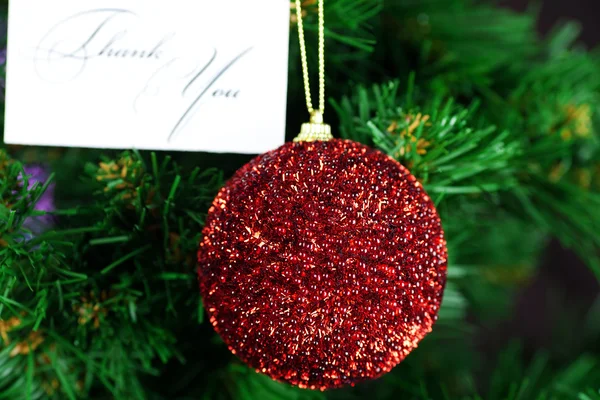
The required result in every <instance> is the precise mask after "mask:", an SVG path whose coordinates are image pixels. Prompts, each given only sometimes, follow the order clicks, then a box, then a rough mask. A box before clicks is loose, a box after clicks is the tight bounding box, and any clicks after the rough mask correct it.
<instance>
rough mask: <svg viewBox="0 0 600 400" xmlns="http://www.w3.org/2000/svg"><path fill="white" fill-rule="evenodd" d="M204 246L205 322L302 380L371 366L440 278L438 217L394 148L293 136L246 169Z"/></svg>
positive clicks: (414, 339) (391, 357)
mask: <svg viewBox="0 0 600 400" xmlns="http://www.w3.org/2000/svg"><path fill="white" fill-rule="evenodd" d="M203 233H204V237H203V240H202V242H201V244H200V250H199V253H198V261H199V268H198V272H199V277H200V288H201V292H202V296H203V298H204V304H205V307H206V309H207V310H208V313H209V315H210V321H211V323H212V325H213V326H214V328H215V330H216V331H217V332H218V333H219V334H220V335H221V337H222V338H223V340H224V341H225V343H226V344H227V345H228V346H229V349H230V350H231V351H232V352H233V353H234V354H236V355H237V356H238V357H239V358H241V359H242V360H243V361H245V362H246V363H247V364H248V365H250V366H251V367H252V368H254V369H256V370H257V371H259V372H262V373H265V374H267V375H269V376H270V377H272V378H273V379H276V380H279V381H285V382H289V383H291V384H293V385H297V386H300V387H303V388H311V389H322V390H323V389H327V388H334V387H340V386H344V385H352V384H354V383H357V382H360V381H363V380H366V379H370V378H375V377H378V376H380V375H382V374H384V373H385V372H387V371H389V370H391V369H392V368H393V367H394V366H395V365H396V364H398V363H399V362H400V361H401V360H402V359H404V358H405V357H406V356H407V355H408V354H409V353H410V352H411V351H412V350H413V349H414V348H415V347H417V344H418V342H419V341H420V340H421V339H422V338H423V337H424V336H425V335H426V334H427V333H428V332H430V331H431V328H432V325H433V323H434V321H435V320H436V317H437V312H438V309H439V306H440V302H441V299H442V293H443V289H444V285H445V281H446V245H445V241H444V237H443V231H442V227H441V224H440V220H439V217H438V215H437V212H436V210H435V208H434V205H433V203H432V201H431V200H430V198H429V197H428V196H427V194H426V193H425V191H424V190H423V188H422V187H421V184H420V183H419V182H418V181H417V180H416V179H415V177H413V176H412V175H411V174H410V173H409V172H408V170H406V169H405V168H404V167H403V166H402V165H400V164H399V163H398V162H397V161H395V160H393V159H392V158H390V157H388V156H386V155H384V154H382V153H380V152H379V151H376V150H373V149H371V148H368V147H366V146H364V145H362V144H359V143H356V142H352V141H348V140H337V139H334V140H329V141H316V142H298V143H288V144H285V145H284V146H282V147H280V148H279V149H277V150H274V151H271V152H269V153H266V154H263V155H261V156H258V157H257V158H255V159H254V160H252V161H251V162H250V163H248V164H246V165H245V166H244V167H242V168H241V169H240V170H239V171H238V172H237V173H236V174H235V175H234V176H233V178H232V179H231V180H230V181H229V182H228V183H227V184H226V185H225V187H224V188H223V189H222V190H221V191H220V193H219V194H218V196H217V197H216V199H215V200H214V202H213V205H212V207H211V209H210V211H209V214H208V218H207V222H206V227H205V229H204V232H203Z"/></svg>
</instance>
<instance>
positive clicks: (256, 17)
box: [5, 0, 290, 153]
mask: <svg viewBox="0 0 600 400" xmlns="http://www.w3.org/2000/svg"><path fill="white" fill-rule="evenodd" d="M289 13H290V3H289V1H288V0H260V1H259V2H256V1H248V0H169V1H168V2H167V1H164V0H85V1H82V0H52V1H48V0H15V1H11V2H10V6H9V22H8V24H9V27H8V56H7V57H8V61H7V92H6V118H5V141H6V142H7V143H13V144H31V145H49V146H76V147H96V148H116V149H127V148H137V149H157V150H190V151H212V152H236V153H261V152H264V151H267V150H271V149H273V148H276V147H278V146H280V145H281V144H283V143H284V140H285V109H286V93H287V70H288V46H289V43H288V40H289Z"/></svg>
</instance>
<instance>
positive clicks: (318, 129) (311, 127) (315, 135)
mask: <svg viewBox="0 0 600 400" xmlns="http://www.w3.org/2000/svg"><path fill="white" fill-rule="evenodd" d="M331 139H333V135H332V134H331V126H329V125H328V124H326V123H324V122H323V113H322V112H321V111H319V110H315V111H313V112H312V113H311V117H310V122H307V123H305V124H302V128H301V130H300V134H299V135H298V136H297V137H296V138H295V139H294V142H317V141H328V140H331Z"/></svg>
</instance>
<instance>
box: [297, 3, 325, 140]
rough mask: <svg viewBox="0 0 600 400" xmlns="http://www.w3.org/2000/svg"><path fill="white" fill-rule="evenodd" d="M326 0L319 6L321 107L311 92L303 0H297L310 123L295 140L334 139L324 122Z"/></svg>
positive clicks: (305, 125)
mask: <svg viewBox="0 0 600 400" xmlns="http://www.w3.org/2000/svg"><path fill="white" fill-rule="evenodd" d="M323 3H324V0H318V8H319V108H318V109H316V110H315V109H314V107H313V103H312V96H311V93H310V77H309V73H308V58H307V56H306V40H305V37H304V22H303V17H302V0H296V14H297V16H298V38H299V39H300V57H301V59H302V75H303V77H304V93H305V95H306V107H307V108H308V112H309V113H310V123H307V124H303V125H302V131H301V133H300V135H299V136H298V137H297V138H296V139H295V140H294V141H295V142H300V141H316V140H329V139H332V138H333V136H332V135H331V127H330V126H329V125H327V124H325V123H324V122H323V114H325V11H324V6H323Z"/></svg>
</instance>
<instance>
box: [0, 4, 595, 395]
mask: <svg viewBox="0 0 600 400" xmlns="http://www.w3.org/2000/svg"><path fill="white" fill-rule="evenodd" d="M293 5H294V4H293V3H291V4H290V7H292V6H293ZM302 5H303V6H304V7H303V8H304V10H305V14H304V15H305V20H304V22H305V31H306V39H307V42H310V43H317V42H318V41H317V33H318V29H317V27H318V24H317V21H318V13H317V12H316V11H317V7H316V2H312V1H305V2H302ZM257 7H259V5H257ZM3 12H4V13H5V14H6V3H5V4H4V5H3ZM232 12H235V10H232ZM325 13H326V15H327V29H326V31H325V34H326V41H327V49H328V50H327V54H328V58H327V60H328V63H327V71H328V72H327V76H326V79H325V81H326V82H327V87H328V88H329V89H328V90H329V92H328V97H327V99H328V104H330V105H331V107H330V110H331V112H330V113H329V114H328V122H329V123H330V124H331V125H332V127H333V132H334V133H336V135H338V134H339V136H340V137H341V138H343V139H350V140H352V141H355V142H359V143H362V144H363V145H366V146H370V147H372V148H375V149H376V150H378V151H379V152H382V153H384V154H386V155H387V156H389V157H391V158H392V159H394V160H395V161H394V163H396V162H397V163H400V164H402V165H403V166H404V167H406V168H408V169H409V170H410V171H411V174H412V175H413V176H414V177H415V179H416V180H417V181H418V182H419V184H420V185H422V187H423V188H424V190H425V191H426V192H427V194H428V196H429V197H430V199H431V204H433V206H435V208H436V209H437V212H438V213H439V217H440V220H441V221H442V222H441V223H442V227H443V229H444V233H445V238H446V240H447V246H448V257H449V258H448V268H447V271H448V280H447V283H446V287H445V292H444V297H443V302H442V305H441V309H440V310H439V319H438V321H437V323H436V325H435V328H434V329H433V332H432V333H431V334H430V335H429V336H427V337H426V338H425V339H424V340H422V341H421V342H420V343H419V346H418V348H416V349H414V350H413V351H412V352H411V353H410V354H409V355H408V356H407V357H406V359H404V360H403V361H402V362H401V363H400V364H399V365H398V366H397V367H395V368H394V369H393V370H392V371H391V372H390V373H388V374H386V375H384V376H383V377H381V378H379V379H378V380H376V381H372V382H364V383H359V384H357V385H356V386H355V387H351V388H343V389H333V390H329V391H325V392H320V391H312V390H307V389H299V388H296V387H293V386H290V385H288V384H285V383H279V382H276V381H274V380H272V379H271V378H270V377H268V376H265V375H263V374H259V373H256V372H255V371H254V370H252V369H250V368H248V367H247V366H245V365H244V364H243V363H242V362H241V361H240V360H239V359H238V358H237V357H236V356H235V355H231V354H230V352H229V351H228V349H227V345H226V344H225V343H223V342H222V341H221V339H220V338H219V336H218V335H217V334H215V332H214V331H213V328H212V326H211V324H210V321H209V318H206V317H205V315H206V311H205V310H204V305H203V303H202V299H201V297H200V294H199V293H198V277H197V275H196V268H197V261H196V253H197V250H198V243H200V241H201V232H202V230H203V229H205V220H206V215H207V211H208V210H209V208H210V206H211V202H212V201H213V199H214V197H215V196H216V195H217V193H218V192H219V190H220V189H221V188H222V187H223V185H224V182H225V179H226V178H229V177H231V176H232V175H233V173H234V171H236V170H238V169H239V168H240V167H242V166H243V165H244V164H246V163H247V162H248V161H249V160H250V159H251V157H248V156H241V155H240V156H236V155H217V154H207V153H202V154H197V153H193V154H190V153H177V152H169V153H158V154H156V153H151V152H139V151H135V150H131V151H126V152H115V151H101V150H83V149H63V148H60V149H58V148H52V149H50V148H43V147H23V146H6V145H3V148H2V150H0V152H1V153H0V340H1V342H2V347H1V348H0V399H78V398H89V399H110V398H114V399H119V400H121V399H197V398H208V399H229V398H231V399H287V398H290V399H294V398H295V399H313V398H314V399H326V398H331V399H335V398H340V399H348V398H350V399H352V398H356V399H358V398H364V397H367V396H368V397H369V398H376V399H392V398H411V399H412V398H414V399H442V398H446V399H478V398H482V399H492V400H493V399H529V398H532V399H536V398H557V399H563V398H564V399H571V398H573V399H598V398H600V395H599V392H598V390H599V388H600V386H599V385H600V375H599V371H600V369H599V368H598V366H599V365H600V353H599V349H598V346H597V343H598V338H599V335H600V329H598V326H600V325H599V324H598V321H597V320H598V318H597V315H598V311H597V304H596V306H592V307H589V308H586V309H585V310H583V311H582V312H585V315H586V317H585V318H582V319H581V320H576V319H575V318H574V315H575V314H577V312H576V311H577V307H579V306H578V303H577V302H576V296H575V297H569V298H567V300H564V299H560V298H554V297H552V296H553V295H554V294H555V293H554V292H549V293H546V294H544V295H539V299H540V300H539V301H541V302H546V301H547V302H549V303H548V304H553V318H554V319H555V320H556V321H558V324H557V325H558V326H564V327H567V328H564V329H553V328H551V327H550V328H548V327H545V326H541V325H540V327H539V329H540V330H544V331H545V332H551V333H552V335H553V336H552V340H551V341H549V343H546V344H545V345H544V346H539V345H532V343H531V341H530V340H527V338H525V339H526V340H520V339H522V336H523V335H520V334H518V333H517V332H516V331H517V328H519V326H516V327H515V326H512V325H511V326H510V332H511V335H510V337H511V338H513V339H514V342H511V343H508V341H503V340H499V339H496V336H495V335H496V334H497V333H498V332H500V331H501V330H502V329H500V328H499V327H502V326H503V325H502V321H506V320H507V319H508V318H509V316H510V315H511V314H513V313H515V312H516V311H515V309H514V299H515V297H516V295H517V294H518V293H519V292H520V291H521V290H522V288H523V287H525V286H526V285H528V284H529V283H530V282H531V281H532V280H533V279H534V278H535V276H536V275H537V274H538V273H539V271H540V260H541V259H542V254H543V252H542V250H543V249H544V247H545V245H546V244H548V243H549V239H550V238H552V237H555V238H557V239H558V240H560V242H561V243H562V244H563V245H564V246H566V247H570V248H572V249H573V250H574V251H576V252H577V254H578V255H579V256H580V257H581V259H582V260H583V261H585V262H586V264H587V265H588V267H589V270H590V271H592V273H593V274H594V276H595V278H594V279H597V278H598V277H599V276H600V264H599V261H598V253H597V248H598V245H599V244H600V236H599V235H598V232H599V231H600V229H599V228H600V212H599V211H598V210H599V209H600V208H599V207H598V205H600V193H599V189H600V186H599V182H600V179H599V175H598V171H599V169H598V165H600V164H599V163H600V152H599V151H598V150H599V147H598V136H597V130H598V123H599V122H600V121H599V120H598V111H599V110H598V109H599V106H600V98H599V96H598V93H599V89H600V59H599V58H598V55H597V53H596V52H591V51H587V50H585V49H583V48H582V47H581V46H579V45H578V44H577V42H576V39H577V35H578V30H577V26H576V25H575V24H573V23H566V24H563V25H561V26H559V27H557V28H556V29H555V30H554V31H553V32H552V33H551V34H550V35H548V36H547V37H544V38H540V37H539V36H538V35H537V33H536V32H535V16H534V14H532V13H524V14H521V13H514V12H511V11H508V10H505V9H501V8H499V7H497V6H495V5H493V4H492V3H491V2H489V1H481V2H474V1H470V0H434V1H427V2H416V1H408V0H391V1H386V2H383V1H379V0H327V1H326V2H325ZM297 23H298V21H297V18H292V20H290V26H291V27H292V30H295V29H296V28H297ZM294 32H295V31H294ZM291 37H292V40H291V43H290V51H291V54H290V68H289V69H290V77H291V78H290V83H289V96H288V98H289V102H288V123H287V126H288V127H289V131H288V139H290V140H291V139H292V138H293V137H295V136H296V134H297V131H298V128H299V126H300V124H301V123H302V122H305V121H304V116H305V111H304V96H303V83H302V79H301V76H302V74H301V71H300V68H299V65H300V64H299V62H298V61H299V59H300V57H299V54H298V50H297V49H298V42H297V39H296V35H295V34H292V35H291ZM314 53H316V52H314ZM308 61H309V63H310V64H311V65H316V57H315V55H314V54H313V52H311V51H310V47H309V52H308ZM8 62H9V63H10V62H11V61H10V59H9V60H8ZM9 85H10V82H9ZM240 130H243V124H240ZM48 134H52V132H48ZM32 164H35V165H44V168H45V174H46V175H47V176H48V179H46V180H44V181H43V182H37V183H33V182H34V181H36V180H37V179H39V178H37V177H33V176H30V174H31V169H30V168H29V165H32ZM369 172H371V173H374V174H375V173H377V172H376V171H374V170H369ZM51 185H53V186H51ZM49 188H52V190H48V189H49ZM44 196H46V197H44ZM41 199H43V200H41ZM40 201H43V202H44V204H52V207H40V206H39V204H40ZM36 205H38V206H37V207H36ZM42 208H43V209H42ZM43 215H46V216H49V217H44V220H45V221H50V223H49V224H45V225H44V226H43V227H42V226H39V225H36V226H35V229H34V228H33V227H32V225H31V224H32V223H35V221H36V220H39V217H41V216H43ZM38 228H39V229H38ZM349 239H352V238H349ZM367 239H368V238H364V240H367ZM380 240H381V239H380ZM391 242H393V241H390V243H391ZM552 243H554V242H552ZM385 245H386V244H382V246H385ZM382 248H383V247H382ZM592 280H593V279H588V281H592ZM594 284H595V283H594ZM363 286H366V285H363ZM361 287H362V286H361ZM593 287H595V288H597V286H593ZM596 290H597V289H596ZM315 293H316V292H315ZM211 301H212V300H211ZM210 306H212V303H211V305H210ZM570 307H571V308H570ZM594 307H595V308H594ZM522 312H523V313H525V315H527V316H528V319H532V320H533V319H534V318H536V316H537V315H538V313H539V310H538V309H532V310H530V309H525V310H522ZM209 315H210V311H209ZM379 318H384V314H383V313H379V314H377V315H374V316H373V320H374V321H377V320H378V319H379ZM494 342H499V344H498V345H493V346H492V345H491V344H494ZM490 343H491V344H490Z"/></svg>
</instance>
